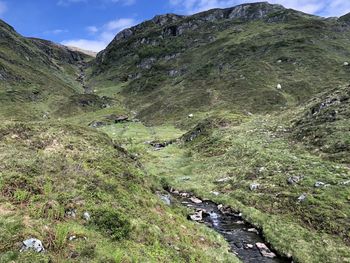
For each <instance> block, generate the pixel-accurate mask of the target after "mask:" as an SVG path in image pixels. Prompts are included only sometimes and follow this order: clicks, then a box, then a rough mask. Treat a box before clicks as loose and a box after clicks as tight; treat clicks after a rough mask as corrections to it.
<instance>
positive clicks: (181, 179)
mask: <svg viewBox="0 0 350 263" xmlns="http://www.w3.org/2000/svg"><path fill="white" fill-rule="evenodd" d="M189 180H191V177H189V176H184V177H181V178H180V181H189Z"/></svg>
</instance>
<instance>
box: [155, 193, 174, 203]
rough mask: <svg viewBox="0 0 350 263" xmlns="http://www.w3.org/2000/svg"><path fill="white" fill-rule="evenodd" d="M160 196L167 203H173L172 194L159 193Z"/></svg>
mask: <svg viewBox="0 0 350 263" xmlns="http://www.w3.org/2000/svg"><path fill="white" fill-rule="evenodd" d="M158 196H159V198H160V200H162V201H163V202H164V203H165V204H166V205H171V200H170V196H168V195H162V194H159V195H158Z"/></svg>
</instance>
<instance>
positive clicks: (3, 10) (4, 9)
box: [0, 1, 7, 15]
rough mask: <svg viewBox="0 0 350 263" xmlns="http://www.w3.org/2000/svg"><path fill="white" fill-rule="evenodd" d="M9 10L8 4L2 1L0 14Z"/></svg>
mask: <svg viewBox="0 0 350 263" xmlns="http://www.w3.org/2000/svg"><path fill="white" fill-rule="evenodd" d="M6 11H7V4H6V2H4V1H0V15H3V14H4V13H5V12H6Z"/></svg>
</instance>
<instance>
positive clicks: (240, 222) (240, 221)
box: [235, 220, 245, 225]
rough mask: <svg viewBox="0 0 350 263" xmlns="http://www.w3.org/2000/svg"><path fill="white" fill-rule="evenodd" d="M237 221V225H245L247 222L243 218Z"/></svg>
mask: <svg viewBox="0 0 350 263" xmlns="http://www.w3.org/2000/svg"><path fill="white" fill-rule="evenodd" d="M235 223H236V224H237V225H244V224H245V223H244V221H242V220H239V221H236V222H235Z"/></svg>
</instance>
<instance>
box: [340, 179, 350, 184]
mask: <svg viewBox="0 0 350 263" xmlns="http://www.w3.org/2000/svg"><path fill="white" fill-rule="evenodd" d="M341 184H342V185H348V184H350V180H348V181H345V182H342V183H341Z"/></svg>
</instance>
